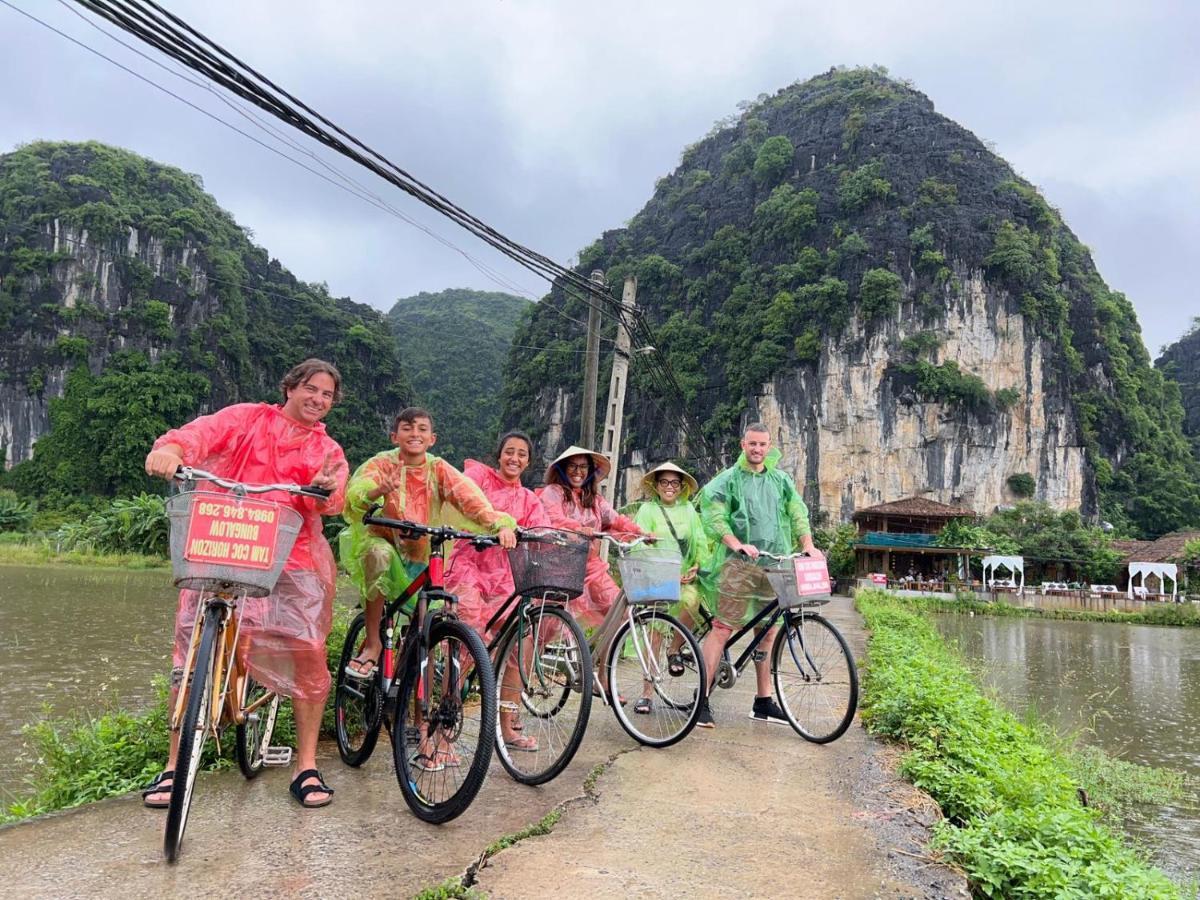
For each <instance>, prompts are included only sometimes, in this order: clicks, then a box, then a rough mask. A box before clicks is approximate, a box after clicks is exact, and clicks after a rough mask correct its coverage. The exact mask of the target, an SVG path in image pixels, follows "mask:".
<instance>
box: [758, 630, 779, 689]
mask: <svg viewBox="0 0 1200 900" xmlns="http://www.w3.org/2000/svg"><path fill="white" fill-rule="evenodd" d="M778 631H779V629H778V628H772V629H771V630H770V631H768V632H767V636H766V637H764V638H763V639H762V640H761V641H759V644H758V649H759V650H760V651H761V652H762V659H760V660H758V661H757V662H755V663H754V675H755V680H756V681H757V682H758V691H757V692H756V693H755V696H756V697H770V696H771V661H770V660H769V659H767V652H768V651H767V649H765V648H769V647H771V646H772V645H773V644H774V642H775V634H776V633H777V632H778Z"/></svg>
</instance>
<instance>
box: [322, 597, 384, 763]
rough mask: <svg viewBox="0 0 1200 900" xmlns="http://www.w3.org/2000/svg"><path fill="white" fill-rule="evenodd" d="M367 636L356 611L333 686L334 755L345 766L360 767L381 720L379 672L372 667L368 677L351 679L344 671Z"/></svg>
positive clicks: (371, 750)
mask: <svg viewBox="0 0 1200 900" xmlns="http://www.w3.org/2000/svg"><path fill="white" fill-rule="evenodd" d="M366 639H367V620H366V617H365V616H364V615H363V614H362V613H359V614H358V615H357V616H355V617H354V621H353V622H351V623H350V629H349V630H348V631H347V632H346V640H345V642H344V643H343V644H342V656H341V659H340V660H339V662H338V669H337V687H336V689H335V691H334V696H333V722H334V734H335V736H336V737H337V746H338V754H339V755H340V756H341V757H342V762H344V763H345V764H346V765H348V766H355V767H358V766H361V765H362V764H363V763H365V762H366V761H367V760H368V759H370V758H371V754H372V753H374V752H375V742H376V741H377V740H379V726H380V723H381V722H382V721H383V692H382V691H381V690H380V689H379V686H380V684H382V677H383V676H382V673H381V672H380V671H379V669H378V668H376V670H375V672H374V674H373V675H372V676H371V677H370V678H368V679H365V680H364V679H362V678H355V677H354V676H352V675H351V674H350V673H348V672H347V671H346V666H347V665H349V663H350V660H352V659H354V658H355V657H356V656H358V654H359V652H360V651H361V650H362V646H363V644H364V643H366Z"/></svg>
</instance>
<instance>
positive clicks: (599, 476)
mask: <svg viewBox="0 0 1200 900" xmlns="http://www.w3.org/2000/svg"><path fill="white" fill-rule="evenodd" d="M572 456H590V457H591V458H592V465H594V466H595V467H596V472H595V475H596V482H597V483H599V482H601V481H603V480H604V479H605V478H607V477H608V473H609V472H610V471H612V463H610V462H609V461H608V457H607V456H605V455H604V454H603V453H597V452H596V451H595V450H588V449H587V448H586V447H580V446H579V445H578V444H572V445H571V446H570V447H568V448H567V449H566V450H564V451H563V452H562V453H560V454H558V456H556V457H555V458H554V461H553V462H552V463H550V465H549V466H547V467H546V474H545V477H544V478H543V481H545V482H547V483H549V481H550V473H551V472H553V471H554V467H555V466H557V465H559V464H560V463H564V462H566V461H567V460H568V459H570V458H571V457H572ZM562 474H563V476H564V480H565V476H566V474H567V473H566V472H565V471H564V472H563V473H562Z"/></svg>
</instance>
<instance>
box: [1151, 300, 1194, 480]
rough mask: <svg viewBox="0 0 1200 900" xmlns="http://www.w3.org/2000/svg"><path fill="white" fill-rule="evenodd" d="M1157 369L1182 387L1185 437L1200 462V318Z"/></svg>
mask: <svg viewBox="0 0 1200 900" xmlns="http://www.w3.org/2000/svg"><path fill="white" fill-rule="evenodd" d="M1154 366H1155V368H1157V369H1158V370H1160V371H1161V372H1162V373H1163V375H1165V376H1166V377H1167V378H1169V379H1171V380H1172V381H1174V382H1175V383H1176V384H1178V385H1179V396H1180V401H1181V402H1182V404H1183V433H1184V434H1186V435H1187V436H1188V439H1189V440H1190V441H1191V442H1192V450H1193V452H1194V453H1195V455H1196V459H1197V460H1200V316H1196V317H1195V318H1194V319H1192V324H1191V326H1190V327H1189V328H1188V330H1187V331H1186V332H1184V335H1183V337H1181V338H1180V339H1179V340H1177V341H1176V342H1175V343H1173V344H1171V345H1170V346H1169V347H1165V348H1164V349H1163V352H1162V356H1160V357H1159V358H1158V359H1157V360H1156V361H1155V363H1154Z"/></svg>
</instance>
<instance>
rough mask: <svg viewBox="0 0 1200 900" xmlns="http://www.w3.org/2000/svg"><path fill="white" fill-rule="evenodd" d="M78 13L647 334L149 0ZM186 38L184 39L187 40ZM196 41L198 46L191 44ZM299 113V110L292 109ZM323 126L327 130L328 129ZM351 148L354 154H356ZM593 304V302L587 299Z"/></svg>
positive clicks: (660, 381) (670, 378)
mask: <svg viewBox="0 0 1200 900" xmlns="http://www.w3.org/2000/svg"><path fill="white" fill-rule="evenodd" d="M75 2H77V3H79V4H80V5H81V6H84V7H85V8H87V9H89V10H91V11H92V12H95V13H97V14H99V15H101V16H102V17H104V18H106V19H107V20H109V21H110V22H112V23H114V24H116V25H117V26H118V27H120V28H122V29H123V30H125V31H127V32H129V33H131V34H133V35H135V36H136V37H138V38H139V39H141V40H143V41H145V42H146V43H149V44H150V45H151V46H154V47H156V48H157V49H159V50H160V51H162V52H163V53H165V54H167V55H168V56H171V57H172V58H174V59H176V60H177V61H179V62H181V63H183V64H184V65H186V66H188V67H189V68H191V69H193V70H194V71H197V72H199V73H201V74H202V75H204V76H205V77H208V78H209V79H211V80H212V81H214V82H216V83H217V84H219V85H221V86H222V87H225V88H226V89H227V90H229V91H231V92H233V93H235V94H237V95H238V96H240V97H242V98H243V99H246V100H248V101H249V102H251V103H253V104H255V105H256V106H259V107H260V108H262V109H264V110H265V111H267V112H269V113H270V114H271V115H274V116H276V117H277V118H279V119H281V120H282V121H284V122H285V123H287V124H289V125H292V126H293V127H295V128H297V129H298V130H300V131H302V132H303V133H305V134H307V135H309V136H310V137H312V138H314V139H315V140H318V141H320V142H321V143H323V144H325V145H326V146H329V147H331V148H332V149H334V150H336V151H337V152H339V153H341V154H343V155H345V156H347V157H348V158H350V159H352V160H354V161H355V162H358V163H359V164H360V165H362V166H364V167H365V168H367V169H369V170H371V171H373V172H375V173H376V174H377V175H379V176H380V177H383V178H385V179H386V180H388V181H390V182H391V183H393V184H394V185H396V186H397V187H399V188H400V189H401V190H404V191H405V192H406V193H409V194H410V195H411V196H413V197H415V198H416V199H418V200H419V201H420V202H422V203H425V204H426V205H429V206H431V207H432V208H434V209H436V210H438V211H439V212H441V213H442V214H443V215H446V216H447V217H448V218H451V219H452V220H453V221H455V222H456V223H457V224H459V225H460V226H461V227H463V228H465V229H467V230H468V231H470V232H471V233H473V234H475V235H476V236H477V237H479V238H480V239H481V240H483V241H485V243H488V244H489V245H491V246H493V247H495V248H496V249H498V250H500V252H502V253H504V254H505V255H507V256H509V257H510V258H511V259H513V260H514V261H516V262H518V263H519V264H521V265H522V266H524V267H526V268H528V269H529V270H530V271H533V272H535V273H536V274H539V275H541V276H542V277H544V278H547V279H548V280H550V281H559V282H560V283H562V284H564V286H565V285H571V286H573V287H575V288H576V289H577V290H580V291H582V292H584V296H583V297H582V298H581V299H583V300H584V302H586V303H588V304H589V305H592V303H593V302H598V303H601V304H604V305H605V306H607V307H608V308H609V309H610V310H611V311H612V314H613V315H615V316H617V318H619V319H626V317H630V318H632V319H633V321H632V322H630V323H629V324H630V325H631V326H633V327H635V328H639V330H641V331H642V332H643V333H644V334H647V335H649V334H651V333H652V332H651V331H650V329H649V326H648V325H647V324H646V322H645V319H644V314H642V313H641V312H640V311H639V312H638V313H637V314H634V315H632V316H631V314H630V313H629V312H628V311H627V310H625V309H624V307H623V306H622V305H621V303H620V302H619V301H618V300H617V299H616V298H614V297H612V296H611V295H610V294H609V293H608V292H607V291H602V290H599V289H597V288H596V287H594V286H593V285H592V284H591V283H590V282H589V281H588V280H587V279H585V278H583V277H582V276H581V275H579V274H578V273H576V272H573V271H571V270H570V269H567V268H565V267H563V266H561V265H559V264H557V263H555V262H554V261H553V260H550V259H549V258H548V257H545V256H543V255H542V254H539V253H536V252H535V251H533V250H530V249H529V248H528V247H525V246H523V245H521V244H519V243H517V242H516V241H513V240H511V239H510V238H508V237H506V236H505V235H503V234H501V233H500V232H499V231H497V230H496V229H494V228H492V227H491V226H489V225H487V224H486V223H485V222H483V221H482V220H480V219H478V218H477V217H475V216H473V215H471V214H470V213H469V212H467V211H466V210H464V209H463V208H462V207H459V206H457V205H456V204H454V203H453V202H451V201H450V200H449V199H448V198H446V197H444V196H443V195H441V194H439V193H437V192H436V191H434V190H433V189H432V188H430V187H429V186H428V185H425V184H424V183H422V182H420V181H419V180H418V179H416V178H415V177H413V176H412V175H411V174H410V173H408V172H406V171H405V170H403V169H402V168H400V167H399V166H397V165H396V164H395V163H393V162H391V161H390V160H388V159H387V158H386V157H384V156H383V155H382V154H380V153H378V152H376V151H375V150H373V149H371V148H370V147H368V146H367V145H365V144H363V143H362V142H361V141H359V140H358V139H357V138H355V137H353V135H350V134H349V133H348V132H346V131H344V130H343V129H341V128H339V127H338V126H337V125H335V124H334V123H332V122H331V121H329V120H328V119H326V118H325V117H324V116H322V115H320V114H319V113H317V112H315V111H314V110H312V109H311V108H310V107H308V106H306V105H305V104H304V103H302V102H301V101H299V100H298V99H297V98H295V97H294V96H292V95H291V94H289V93H287V92H286V91H284V90H283V89H282V88H280V87H279V86H278V85H276V84H274V83H273V82H271V81H270V80H269V79H267V78H266V77H265V76H263V75H261V74H260V73H258V72H257V71H255V70H254V69H252V68H251V67H250V66H248V65H247V64H245V63H244V62H242V61H241V60H239V59H238V58H237V57H236V56H234V55H233V54H231V53H229V52H228V51H226V50H225V49H224V48H222V47H221V46H220V45H218V44H216V43H215V42H213V41H212V40H211V39H209V38H207V37H206V36H204V35H203V34H201V33H200V32H198V31H196V30H195V29H194V28H192V27H191V26H189V25H188V24H187V23H186V22H184V21H183V20H182V19H180V18H178V17H177V16H174V15H173V14H171V13H170V12H168V11H166V10H165V9H163V8H162V7H161V6H159V5H158V4H157V3H154V2H152V0H144V2H138V0H75ZM189 35H190V37H189ZM193 37H194V38H195V39H198V41H199V43H197V40H193ZM297 107H298V108H297ZM322 126H328V128H329V129H332V131H329V130H327V129H326V128H325V127H322ZM356 148H357V149H356ZM589 298H591V299H589ZM645 368H646V370H647V372H648V374H649V376H650V378H651V379H652V381H653V382H654V383H655V385H656V387H657V388H658V389H659V391H660V392H662V393H663V394H665V395H669V394H674V395H675V398H676V400H677V401H679V402H680V403H682V402H683V401H684V396H683V393H682V391H681V390H680V388H679V385H678V381H677V379H676V378H675V377H674V373H673V371H672V369H671V366H670V363H669V361H665V360H658V361H655V362H653V363H651V364H649V365H647V366H646V367H645ZM672 412H673V413H674V414H675V416H676V417H677V419H678V421H679V422H680V424H681V426H682V428H683V431H684V433H685V434H687V436H688V439H689V442H691V443H694V444H698V445H700V446H705V445H706V444H707V443H708V442H707V440H706V439H705V437H704V435H703V433H702V432H698V431H697V430H696V429H695V428H693V424H692V422H691V420H690V416H688V414H687V413H686V411H683V410H672Z"/></svg>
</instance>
